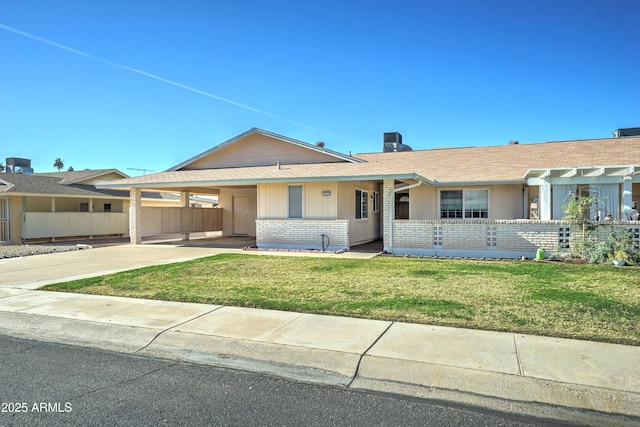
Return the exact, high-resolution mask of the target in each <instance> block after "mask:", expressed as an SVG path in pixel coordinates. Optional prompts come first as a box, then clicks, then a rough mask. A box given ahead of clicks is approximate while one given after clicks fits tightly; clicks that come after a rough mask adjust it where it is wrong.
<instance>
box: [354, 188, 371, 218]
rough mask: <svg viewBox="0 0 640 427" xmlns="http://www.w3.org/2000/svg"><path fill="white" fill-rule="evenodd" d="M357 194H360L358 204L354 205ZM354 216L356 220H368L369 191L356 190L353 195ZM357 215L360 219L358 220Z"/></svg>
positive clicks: (356, 200)
mask: <svg viewBox="0 0 640 427" xmlns="http://www.w3.org/2000/svg"><path fill="white" fill-rule="evenodd" d="M358 192H360V204H359V205H356V203H357V202H358ZM353 196H354V200H353V201H354V208H355V212H354V216H355V218H356V219H357V220H363V221H366V220H368V219H369V191H368V190H361V189H360V188H356V189H355V191H354V193H353ZM358 214H359V215H360V217H359V218H358Z"/></svg>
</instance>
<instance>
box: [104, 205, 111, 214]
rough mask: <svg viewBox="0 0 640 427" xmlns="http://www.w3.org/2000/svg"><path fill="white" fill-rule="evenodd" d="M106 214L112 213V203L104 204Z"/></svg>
mask: <svg viewBox="0 0 640 427" xmlns="http://www.w3.org/2000/svg"><path fill="white" fill-rule="evenodd" d="M104 212H111V203H105V204H104Z"/></svg>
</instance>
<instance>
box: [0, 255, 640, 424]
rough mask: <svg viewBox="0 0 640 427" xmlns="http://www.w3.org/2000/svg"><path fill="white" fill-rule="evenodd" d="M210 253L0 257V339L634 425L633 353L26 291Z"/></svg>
mask: <svg viewBox="0 0 640 427" xmlns="http://www.w3.org/2000/svg"><path fill="white" fill-rule="evenodd" d="M220 252H229V251H228V250H219V249H210V248H189V247H175V246H163V245H142V246H120V247H109V248H100V249H90V250H86V251H79V252H68V253H58V254H51V255H38V256H33V257H27V258H22V259H8V260H0V333H3V334H6V335H12V336H17V337H23V338H31V339H36V340H44V341H52V342H60V343H68V344H74V345H82V346H89V347H95V348H100V349H106V350H112V351H119V352H127V353H136V354H141V355H147V356H154V357H161V358H169V359H175V360H181V361H188V362H195V363H203V364H211V365H215V366H224V367H230V368H238V369H247V370H253V371H259V372H264V373H269V374H274V375H281V376H285V377H288V378H294V379H299V380H305V381H314V382H320V383H326V384H334V385H342V386H349V387H354V388H362V389H368V390H379V391H385V392H393V393H401V394H408V395H413V396H419V397H427V398H432V399H443V400H449V401H456V402H461V403H465V404H473V405H479V406H484V407H490V408H493V409H498V410H504V411H510V412H517V413H524V414H531V415H535V416H542V417H549V418H554V419H560V420H568V421H576V422H579V423H582V424H587V425H604V424H606V425H637V424H638V423H639V422H640V347H633V346H622V345H614V344H602V343H594V342H588V341H577V340H566V339H557V338H547V337H538V336H531V335H521V334H512V333H502V332H486V331H474V330H466V329H456V328H446V327H438V326H429V325H416V324H407V323H397V322H386V321H375V320H365V319H352V318H341V317H333V316H320V315H312V314H301V313H291V312H281V311H272V310H258V309H246V308H238V307H227V306H215V305H208V304H189V303H177V302H165V301H151V300H142V299H130V298H120V297H104V296H93V295H81V294H70V293H55V292H45V291H37V290H33V289H34V288H36V287H37V286H40V285H42V284H44V283H51V282H57V281H63V280H66V279H70V278H72V277H87V276H89V275H97V274H103V273H104V272H106V271H119V270H123V269H131V268H137V267H141V266H144V265H151V264H161V263H166V262H174V261H180V260H186V259H192V258H197V257H202V256H209V255H215V253H220ZM279 255H282V254H279ZM297 255H301V254H297ZM303 255H308V254H303ZM368 255H371V254H368ZM332 256H336V255H335V254H333V255H332ZM337 256H348V255H347V254H340V255H337ZM350 256H359V255H358V254H350ZM360 256H363V255H360ZM70 263H72V264H75V265H69V264H70ZM92 272H93V273H92Z"/></svg>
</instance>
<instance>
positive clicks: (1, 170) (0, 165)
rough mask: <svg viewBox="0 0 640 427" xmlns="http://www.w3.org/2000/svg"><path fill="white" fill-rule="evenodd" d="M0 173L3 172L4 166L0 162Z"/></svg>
mask: <svg viewBox="0 0 640 427" xmlns="http://www.w3.org/2000/svg"><path fill="white" fill-rule="evenodd" d="M0 172H4V164H3V163H2V162H0Z"/></svg>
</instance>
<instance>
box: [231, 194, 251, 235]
mask: <svg viewBox="0 0 640 427" xmlns="http://www.w3.org/2000/svg"><path fill="white" fill-rule="evenodd" d="M250 214H251V210H250V205H249V197H247V196H233V234H235V235H238V236H247V235H248V234H249V231H250V230H251V221H250V220H249V218H250Z"/></svg>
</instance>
